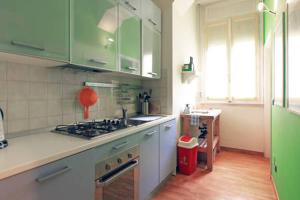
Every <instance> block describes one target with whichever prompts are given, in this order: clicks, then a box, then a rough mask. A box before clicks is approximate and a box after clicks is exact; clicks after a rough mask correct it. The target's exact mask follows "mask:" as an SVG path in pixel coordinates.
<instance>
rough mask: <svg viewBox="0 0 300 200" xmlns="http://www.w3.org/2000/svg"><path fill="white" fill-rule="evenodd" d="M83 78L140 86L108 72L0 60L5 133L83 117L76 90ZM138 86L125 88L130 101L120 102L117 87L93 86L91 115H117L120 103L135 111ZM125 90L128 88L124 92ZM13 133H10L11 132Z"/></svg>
mask: <svg viewBox="0 0 300 200" xmlns="http://www.w3.org/2000/svg"><path fill="white" fill-rule="evenodd" d="M84 81H92V82H106V83H109V82H110V83H111V82H112V81H117V82H119V83H127V84H128V83H129V85H134V86H140V85H141V81H140V80H135V79H129V78H124V77H116V76H112V75H111V74H108V73H91V72H80V71H74V70H71V69H62V68H53V67H52V68H46V67H36V66H29V65H23V64H15V63H8V62H0V107H1V108H2V109H3V110H4V113H5V121H4V127H5V132H6V133H7V136H8V137H9V136H10V135H15V133H18V132H24V131H29V130H34V129H39V128H46V127H53V126H56V125H58V124H66V123H73V122H75V121H82V120H83V111H82V107H81V106H80V104H79V103H78V100H77V98H78V92H79V90H80V89H81V88H82V85H83V82H84ZM137 88H138V87H135V88H134V89H130V88H129V89H128V88H127V89H125V90H127V91H126V92H125V96H126V95H130V99H132V101H129V102H128V101H126V102H123V101H122V99H120V98H119V97H122V96H124V94H121V93H122V91H123V92H124V90H120V89H112V88H94V89H95V90H96V91H97V93H98V95H99V100H98V102H97V104H96V105H95V106H93V107H91V108H90V111H91V112H90V118H91V119H99V118H100V119H101V118H110V117H120V116H121V107H122V105H121V104H125V106H126V107H127V108H128V110H129V113H134V112H136V104H135V96H136V93H138V92H139V91H137ZM128 90H129V92H128ZM13 133H14V134H13Z"/></svg>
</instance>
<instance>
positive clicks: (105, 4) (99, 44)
mask: <svg viewBox="0 0 300 200" xmlns="http://www.w3.org/2000/svg"><path fill="white" fill-rule="evenodd" d="M117 33H118V5H117V2H116V1H114V0H89V1H85V0H71V63H72V64H76V65H82V66H89V67H93V68H99V69H105V70H110V71H116V70H117V35H118V34H117Z"/></svg>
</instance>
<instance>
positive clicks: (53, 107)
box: [47, 99, 63, 116]
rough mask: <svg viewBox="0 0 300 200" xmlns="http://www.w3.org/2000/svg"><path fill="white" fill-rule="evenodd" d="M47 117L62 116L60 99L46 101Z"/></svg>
mask: <svg viewBox="0 0 300 200" xmlns="http://www.w3.org/2000/svg"><path fill="white" fill-rule="evenodd" d="M47 108H48V109H47V110H48V116H57V115H62V113H63V112H62V108H63V101H62V100H61V99H57V100H48V101H47Z"/></svg>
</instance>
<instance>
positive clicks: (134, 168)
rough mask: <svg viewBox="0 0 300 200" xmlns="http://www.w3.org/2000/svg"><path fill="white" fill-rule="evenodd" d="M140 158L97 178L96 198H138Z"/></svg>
mask: <svg viewBox="0 0 300 200" xmlns="http://www.w3.org/2000/svg"><path fill="white" fill-rule="evenodd" d="M138 182H139V160H138V159H134V160H131V161H129V162H128V163H126V164H124V165H122V166H120V167H119V168H117V169H115V170H113V171H111V172H109V173H107V174H105V175H104V176H102V177H100V178H98V179H97V180H96V193H95V200H138V193H139V188H138V187H139V183H138Z"/></svg>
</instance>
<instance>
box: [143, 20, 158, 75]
mask: <svg viewBox="0 0 300 200" xmlns="http://www.w3.org/2000/svg"><path fill="white" fill-rule="evenodd" d="M142 30H143V55H142V60H143V67H142V75H143V76H145V77H149V78H157V79H159V78H160V76H161V33H160V32H158V31H156V30H155V29H154V28H153V27H152V26H151V25H149V24H147V23H144V24H143V28H142Z"/></svg>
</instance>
